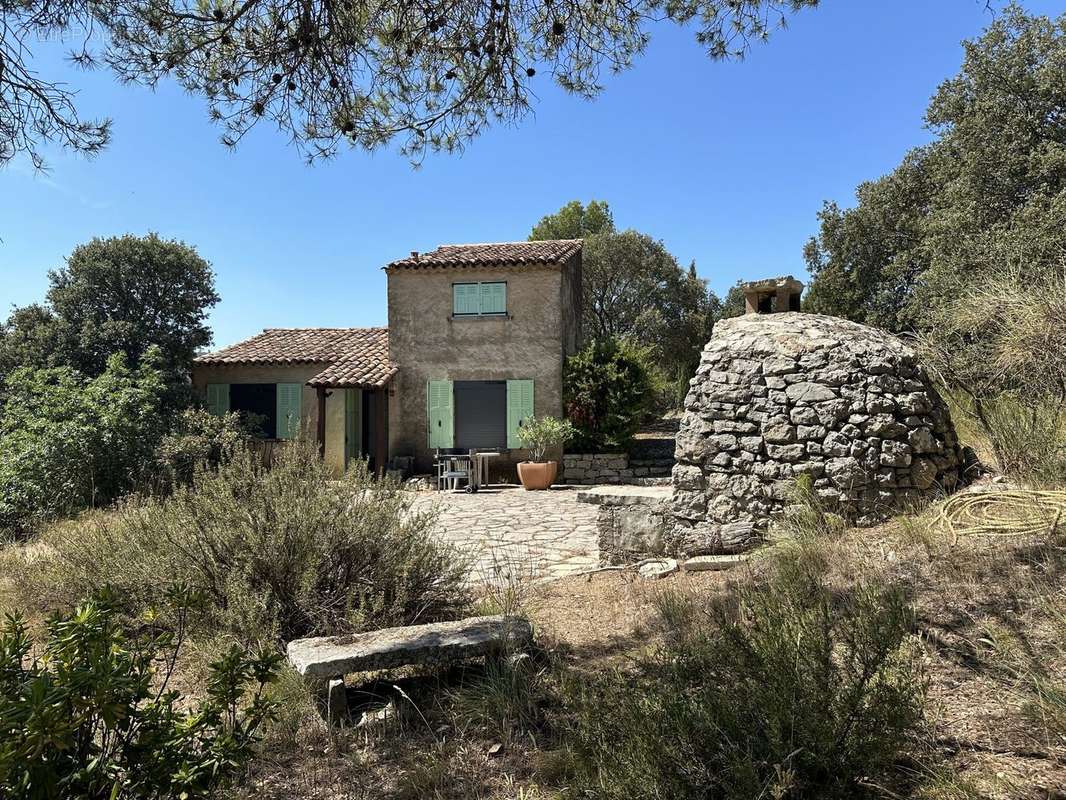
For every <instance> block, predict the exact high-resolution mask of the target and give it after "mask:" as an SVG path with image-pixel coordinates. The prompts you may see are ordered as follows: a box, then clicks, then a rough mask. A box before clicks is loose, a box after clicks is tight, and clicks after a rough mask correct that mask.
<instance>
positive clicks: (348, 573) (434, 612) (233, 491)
mask: <svg viewBox="0 0 1066 800" xmlns="http://www.w3.org/2000/svg"><path fill="white" fill-rule="evenodd" d="M433 522H434V520H433V517H432V515H431V514H428V513H424V512H415V511H414V510H412V508H411V495H410V494H409V493H407V492H404V491H402V490H401V489H400V488H399V487H398V486H397V485H396V484H395V483H392V482H389V481H378V480H376V479H374V478H373V477H372V476H371V475H369V474H368V473H367V470H366V468H365V466H364V465H362V464H361V462H360V463H359V464H357V465H356V466H355V467H354V468H353V469H351V470H349V472H348V474H347V475H346V476H345V477H344V478H343V479H340V480H337V479H335V478H334V476H333V475H332V474H331V472H330V470H329V467H328V466H326V465H325V464H324V463H323V462H322V460H321V459H320V458H319V456H318V452H317V448H316V447H315V445H314V443H313V442H308V441H300V440H298V441H294V442H291V443H289V444H288V446H286V447H285V448H282V449H281V452H280V454H279V456H278V458H277V460H276V462H275V464H274V465H273V467H272V468H265V467H263V466H262V464H261V462H260V460H259V459H258V457H257V456H256V455H255V454H254V453H251V452H247V451H242V452H240V453H238V454H236V455H235V456H234V458H233V459H232V460H230V461H229V462H227V463H223V464H222V465H221V466H219V468H218V469H217V470H208V469H201V470H199V471H197V473H196V474H195V476H194V477H193V479H192V482H191V483H190V484H189V485H188V486H179V487H178V488H177V489H176V490H175V491H174V492H173V494H172V495H170V496H169V497H166V498H162V499H149V500H144V501H140V502H137V503H131V504H128V505H127V506H125V507H123V508H121V509H120V510H119V511H118V513H117V514H115V515H112V516H111V517H110V518H105V519H95V520H91V521H89V523H88V524H86V525H84V526H78V527H74V526H64V527H62V528H60V529H57V530H56V532H55V535H53V536H50V537H45V540H44V541H45V544H46V545H47V548H45V549H46V551H47V552H48V553H49V555H48V556H47V557H45V558H42V559H39V560H38V561H36V562H34V563H33V564H32V565H29V567H28V568H27V569H26V570H24V571H23V572H24V574H22V575H21V576H20V577H19V579H18V580H19V581H20V583H21V584H22V590H23V592H24V593H25V594H26V595H29V596H31V597H36V598H38V601H39V602H42V603H44V604H45V605H51V606H53V607H54V606H56V605H59V604H62V603H69V601H70V599H71V598H72V597H74V598H76V597H79V596H83V595H84V594H85V593H86V592H87V591H91V590H92V589H93V588H95V587H98V586H104V585H112V586H115V587H116V588H117V589H121V590H122V592H123V595H124V596H126V597H129V598H130V599H131V600H130V601H131V603H134V604H136V603H146V602H150V600H151V597H152V595H153V592H154V587H156V586H160V585H165V584H166V583H168V582H170V581H173V580H180V581H184V582H186V583H188V584H189V585H190V586H191V587H193V588H194V589H197V590H199V591H202V592H203V594H204V596H205V597H206V598H207V603H208V607H207V609H206V611H205V621H206V622H207V623H208V624H209V625H211V626H212V628H214V629H221V630H225V631H230V632H232V633H233V634H235V635H236V636H238V637H240V638H242V639H245V640H248V639H253V638H259V637H270V636H275V637H278V638H280V639H282V640H289V639H293V638H297V637H300V636H306V635H312V634H333V633H343V632H345V631H359V630H365V629H372V628H378V627H385V626H389V625H406V624H413V623H420V622H431V621H434V620H440V619H445V618H452V617H455V616H457V615H459V614H460V613H461V611H462V610H464V609H465V608H466V606H467V604H468V596H467V591H466V588H465V577H466V569H465V563H464V562H463V560H462V559H461V558H459V557H458V555H457V554H456V552H455V551H454V550H453V549H452V548H450V547H448V546H446V545H444V544H442V543H441V542H440V541H439V540H438V539H437V538H435V537H434V536H433V535H432V525H433Z"/></svg>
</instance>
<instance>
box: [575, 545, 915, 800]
mask: <svg viewBox="0 0 1066 800" xmlns="http://www.w3.org/2000/svg"><path fill="white" fill-rule="evenodd" d="M766 561H767V563H766V566H765V567H763V568H762V569H763V571H762V574H760V576H759V580H757V581H742V582H739V583H738V584H737V585H736V586H734V587H733V589H732V591H731V592H729V593H727V594H725V595H723V596H716V597H714V598H711V599H709V600H708V601H707V604H706V605H705V606H700V605H697V604H696V602H695V601H693V600H692V599H689V598H685V597H681V596H679V595H676V594H668V595H664V597H663V599H661V601H660V604H659V606H660V614H661V616H662V618H663V622H664V625H665V629H666V641H665V644H664V645H663V646H662V647H661V649H660V650H659V651H658V652H657V653H656V654H655V655H653V656H652V657H650V658H648V659H645V660H643V661H641V662H640V663H639V665H638V668H637V671H636V672H635V674H634V673H633V672H632V671H621V670H618V671H615V672H613V673H608V674H606V675H603V676H598V677H588V678H572V679H571V680H569V681H568V682H567V683H566V684H565V685H566V687H567V688H566V693H567V695H568V697H569V698H570V700H569V702H570V704H571V709H572V712H573V715H574V716H573V721H572V723H571V726H572V727H571V730H570V737H571V740H570V748H571V751H572V757H571V761H572V768H573V769H574V770H575V775H574V778H575V779H576V781H577V783H578V785H579V786H580V787H581V788H582V789H584V790H585V791H586V792H587V794H588V796H591V797H598V798H664V797H670V798H693V799H694V800H695V798H701V800H702V799H703V798H709V797H714V798H737V800H740V799H741V798H743V799H744V800H748V799H749V798H753V797H776V798H786V797H855V796H861V795H862V794H863V792H864V786H865V781H866V780H867V779H868V780H870V781H877V780H879V779H883V778H884V776H885V773H888V772H890V771H891V770H892V768H893V764H894V763H895V761H896V760H897V758H898V757H899V756H900V754H901V751H902V750H903V748H904V747H905V746H906V745H907V743H908V739H909V737H910V735H911V733H912V732H913V731H914V729H915V728H916V726H917V724H918V722H919V720H920V717H921V703H922V681H921V680H920V679H919V678H920V676H919V670H918V661H917V656H918V654H917V650H916V648H914V647H913V646H912V645H911V643H910V641H909V632H910V630H911V627H912V614H911V611H910V609H909V607H908V603H907V600H906V598H905V596H904V592H903V591H902V590H901V589H900V588H899V587H897V586H892V585H883V584H881V583H878V582H872V581H867V582H862V583H859V584H857V585H854V586H851V587H848V588H847V589H846V590H841V589H840V588H839V587H833V586H830V584H829V580H828V578H827V575H826V573H827V560H826V557H825V556H824V554H823V552H822V551H821V549H820V548H817V547H810V546H804V545H795V546H793V547H789V548H786V552H785V554H781V555H776V556H771V557H768V558H767V560H766ZM888 785H892V784H891V783H889V784H888Z"/></svg>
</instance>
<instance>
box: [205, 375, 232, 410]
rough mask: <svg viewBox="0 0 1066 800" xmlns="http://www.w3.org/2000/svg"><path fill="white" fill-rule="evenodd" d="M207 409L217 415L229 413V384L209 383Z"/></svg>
mask: <svg viewBox="0 0 1066 800" xmlns="http://www.w3.org/2000/svg"><path fill="white" fill-rule="evenodd" d="M207 410H208V412H209V413H211V414H214V415H215V416H216V417H221V416H222V415H223V414H228V413H229V384H228V383H209V384H207Z"/></svg>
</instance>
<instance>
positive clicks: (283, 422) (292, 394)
mask: <svg viewBox="0 0 1066 800" xmlns="http://www.w3.org/2000/svg"><path fill="white" fill-rule="evenodd" d="M303 389H304V387H303V384H301V383H279V384H278V432H277V438H279V439H295V438H296V437H297V436H299V435H300V404H301V400H302V399H303Z"/></svg>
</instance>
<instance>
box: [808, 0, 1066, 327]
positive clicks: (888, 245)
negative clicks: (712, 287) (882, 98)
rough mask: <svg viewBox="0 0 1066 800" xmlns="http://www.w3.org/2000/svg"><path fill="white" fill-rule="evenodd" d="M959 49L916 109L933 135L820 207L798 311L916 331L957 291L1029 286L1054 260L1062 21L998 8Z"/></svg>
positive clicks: (1059, 197)
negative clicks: (808, 279)
mask: <svg viewBox="0 0 1066 800" xmlns="http://www.w3.org/2000/svg"><path fill="white" fill-rule="evenodd" d="M964 47H965V55H964V59H963V64H962V68H961V70H960V72H959V73H958V75H956V76H955V77H953V78H951V79H949V80H946V81H945V82H944V83H942V84H941V85H940V87H939V88H938V90H937V92H936V94H935V95H934V96H933V98H932V100H931V101H930V103H929V107H928V109H927V112H926V123H927V126H928V127H929V129H930V130H931V131H932V132H933V133H934V134H935V135H936V138H935V140H934V141H933V142H931V143H930V144H928V145H926V146H924V147H920V148H918V149H916V150H914V151H912V152H911V153H909V154H908V155H907V157H906V158H905V159H904V161H903V163H902V164H900V166H899V167H897V168H896V169H895V170H894V171H893V172H892V173H891V174H889V175H887V176H885V177H883V178H880V179H878V180H876V181H872V182H869V183H865V184H863V185H861V186H860V187H859V189H858V192H857V196H858V204H857V205H856V206H855V207H854V208H851V209H840V208H839V207H837V206H836V205H834V204H827V205H826V206H825V207H824V208H823V210H822V212H821V214H820V215H819V217H820V221H821V227H820V232H819V235H818V236H817V237H816V238H814V239H812V240H811V242H810V243H808V245H807V248H806V251H805V254H806V257H807V263H808V266H809V269H810V271H811V273H812V275H813V276H814V280H813V282H812V285H811V288H810V292H809V295H808V298H807V306H808V308H810V309H811V310H813V311H820V312H824V313H831V314H839V315H841V316H846V317H849V318H851V319H855V320H858V321H860V322H868V323H871V324H875V325H882V326H885V327H887V328H890V329H892V330H897V331H900V330H925V329H928V328H930V327H932V326H933V325H935V324H936V320H937V318H938V315H939V314H940V313H941V311H942V310H943V309H945V308H947V307H949V306H951V305H953V304H955V303H957V302H959V296H960V294H961V293H963V292H964V291H965V288H966V287H968V286H971V285H976V284H979V283H980V282H982V281H983V280H985V279H986V277H988V276H991V275H995V274H998V273H1000V272H1001V271H1002V270H1003V269H1004V267H1009V268H1010V269H1011V270H1013V272H1014V274H1015V275H1016V277H1017V278H1018V280H1020V281H1023V282H1025V281H1032V280H1039V279H1040V276H1041V275H1046V274H1048V271H1049V270H1050V269H1054V267H1055V266H1056V265H1057V264H1058V263H1059V260H1060V259H1061V257H1062V254H1063V253H1064V252H1066V233H1064V231H1066V15H1063V16H1061V17H1059V18H1058V19H1057V20H1050V19H1048V18H1046V17H1040V16H1030V15H1028V14H1026V13H1025V12H1024V11H1023V10H1022V8H1021V7H1020V6H1018V5H1011V6H1009V7H1008V8H1007V9H1006V10H1005V11H1004V13H1003V15H1002V16H1001V17H1000V18H998V19H997V20H995V21H994V22H993V23H992V24H991V25H990V26H989V28H988V29H987V30H986V31H985V33H984V34H983V35H982V36H981V37H980V38H979V39H977V40H975V41H970V42H966V43H965V44H964Z"/></svg>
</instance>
